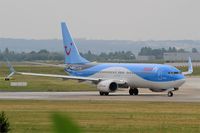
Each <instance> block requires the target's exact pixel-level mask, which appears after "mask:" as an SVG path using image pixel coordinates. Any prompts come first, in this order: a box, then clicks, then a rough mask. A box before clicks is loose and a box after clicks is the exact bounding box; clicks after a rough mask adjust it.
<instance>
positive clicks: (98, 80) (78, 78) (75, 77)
mask: <svg viewBox="0 0 200 133" xmlns="http://www.w3.org/2000/svg"><path fill="white" fill-rule="evenodd" d="M7 66H8V68H9V70H10V74H9V75H8V76H7V77H6V78H5V80H9V79H10V77H12V76H13V75H14V74H20V75H27V76H39V77H52V78H61V79H73V80H80V81H92V82H93V83H95V84H97V83H99V82H100V81H102V80H110V79H106V78H93V77H81V76H68V75H57V74H42V73H28V72H16V71H15V70H14V68H13V67H12V65H11V64H10V63H9V62H8V61H7ZM113 81H115V82H116V83H117V84H120V85H123V84H126V83H127V82H126V81H125V80H118V79H114V80H113Z"/></svg>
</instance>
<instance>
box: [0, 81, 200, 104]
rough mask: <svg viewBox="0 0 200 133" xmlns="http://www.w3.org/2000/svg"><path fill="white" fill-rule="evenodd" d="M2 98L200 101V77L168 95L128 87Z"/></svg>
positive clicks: (1, 94) (5, 97)
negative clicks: (106, 92)
mask: <svg viewBox="0 0 200 133" xmlns="http://www.w3.org/2000/svg"><path fill="white" fill-rule="evenodd" d="M0 99H1V100H104V101H106V100H113V101H163V102H164V101H171V102H200V78H199V77H188V78H187V80H186V83H185V84H184V85H183V86H182V87H181V88H180V89H179V90H178V91H175V92H174V96H173V97H168V96H167V92H162V93H155V92H151V91H149V90H147V89H139V95H138V96H130V95H129V94H128V89H125V90H120V91H117V92H115V93H110V95H109V96H99V92H98V91H94V92H0Z"/></svg>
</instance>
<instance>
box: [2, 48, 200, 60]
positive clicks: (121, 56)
mask: <svg viewBox="0 0 200 133" xmlns="http://www.w3.org/2000/svg"><path fill="white" fill-rule="evenodd" d="M166 52H187V51H186V50H184V49H177V48H175V47H169V48H168V49H165V48H160V49H153V48H151V47H143V48H141V50H140V52H139V53H138V55H141V56H155V58H156V59H159V60H160V59H163V54H164V53H166ZM192 52H193V53H196V52H198V50H197V49H196V48H193V49H192ZM81 55H82V56H83V57H85V58H86V59H88V60H89V61H98V62H133V61H134V60H135V59H136V56H135V54H134V53H133V52H131V51H117V52H109V53H105V52H102V53H100V54H95V53H92V52H91V51H88V52H87V53H81ZM6 59H8V60H10V61H36V60H56V61H63V60H64V53H62V52H50V51H47V50H44V49H43V50H40V51H38V52H36V51H31V52H21V53H17V52H14V51H10V50H9V49H8V48H6V49H5V50H3V51H1V50H0V61H5V60H6Z"/></svg>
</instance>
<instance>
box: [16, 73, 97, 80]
mask: <svg viewBox="0 0 200 133" xmlns="http://www.w3.org/2000/svg"><path fill="white" fill-rule="evenodd" d="M15 73H16V74H21V75H28V76H40V77H52V78H62V79H75V80H88V81H96V82H99V81H101V79H100V78H90V77H79V76H68V75H57V74H41V73H27V72H15Z"/></svg>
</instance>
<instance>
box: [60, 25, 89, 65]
mask: <svg viewBox="0 0 200 133" xmlns="http://www.w3.org/2000/svg"><path fill="white" fill-rule="evenodd" d="M61 28H62V36H63V44H64V54H65V64H85V63H89V61H88V60H86V59H84V58H83V57H81V55H80V54H79V51H78V49H77V47H76V45H75V43H74V40H73V38H72V36H71V34H70V31H69V29H68V27H67V25H66V24H65V23H64V22H62V23H61Z"/></svg>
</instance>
